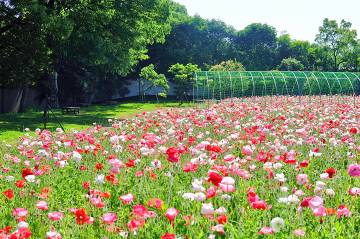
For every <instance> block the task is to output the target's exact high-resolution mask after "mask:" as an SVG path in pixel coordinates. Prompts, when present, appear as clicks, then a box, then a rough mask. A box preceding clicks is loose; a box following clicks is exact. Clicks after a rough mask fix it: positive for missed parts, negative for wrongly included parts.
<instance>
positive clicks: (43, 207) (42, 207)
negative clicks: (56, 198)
mask: <svg viewBox="0 0 360 239" xmlns="http://www.w3.org/2000/svg"><path fill="white" fill-rule="evenodd" d="M36 207H37V208H38V209H40V210H43V211H46V210H48V209H49V207H48V205H47V202H45V201H39V202H37V203H36Z"/></svg>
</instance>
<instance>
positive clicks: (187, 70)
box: [169, 63, 200, 101]
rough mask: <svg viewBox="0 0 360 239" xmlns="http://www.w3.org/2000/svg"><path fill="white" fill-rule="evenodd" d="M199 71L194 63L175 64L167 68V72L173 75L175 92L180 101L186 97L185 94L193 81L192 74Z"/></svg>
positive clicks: (190, 88)
mask: <svg viewBox="0 0 360 239" xmlns="http://www.w3.org/2000/svg"><path fill="white" fill-rule="evenodd" d="M197 71H200V68H199V66H197V65H194V64H191V63H189V64H187V65H183V64H179V63H177V64H175V65H172V66H171V67H170V68H169V73H170V74H171V75H172V76H173V77H174V83H175V85H176V89H175V90H176V93H177V95H178V97H179V98H180V100H181V101H183V100H184V99H186V98H187V95H188V93H189V91H190V90H192V87H193V85H194V83H195V78H194V74H195V72H197Z"/></svg>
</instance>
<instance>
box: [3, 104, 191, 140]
mask: <svg viewBox="0 0 360 239" xmlns="http://www.w3.org/2000/svg"><path fill="white" fill-rule="evenodd" d="M190 105H191V103H187V104H183V105H181V107H187V106H190ZM170 107H180V106H179V104H178V103H176V102H168V103H120V104H115V105H94V106H90V107H82V108H81V109H80V114H79V115H69V114H65V115H64V114H62V112H61V111H60V110H54V111H52V112H51V113H50V116H49V122H48V123H47V129H49V130H51V131H54V130H55V129H56V128H59V127H60V124H59V122H60V123H61V125H62V126H63V127H64V129H65V131H67V130H72V129H75V130H83V129H86V128H88V127H89V126H91V125H92V124H93V123H96V124H101V125H107V124H108V119H114V118H128V117H131V116H134V115H136V114H138V113H141V112H145V111H154V110H157V109H161V108H170ZM25 128H29V129H31V130H35V129H36V128H40V129H43V128H44V124H43V111H34V110H31V111H28V112H26V113H8V114H0V142H2V143H14V142H16V141H17V140H18V139H19V137H21V136H22V135H23V134H24V129H25Z"/></svg>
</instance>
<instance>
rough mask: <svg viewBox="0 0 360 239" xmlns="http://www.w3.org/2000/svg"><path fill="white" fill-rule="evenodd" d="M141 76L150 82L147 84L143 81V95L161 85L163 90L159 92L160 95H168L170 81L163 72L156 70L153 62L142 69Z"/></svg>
mask: <svg viewBox="0 0 360 239" xmlns="http://www.w3.org/2000/svg"><path fill="white" fill-rule="evenodd" d="M139 76H140V77H141V78H144V79H146V80H147V83H148V84H145V82H144V81H141V82H142V89H143V96H145V95H146V93H147V92H148V91H150V90H151V89H153V88H155V87H161V88H162V91H161V92H160V93H159V94H158V96H161V97H166V96H167V92H168V90H169V84H168V81H167V79H166V77H165V75H163V74H158V73H157V72H156V71H155V67H154V65H153V64H150V65H148V66H146V67H144V68H142V69H141V72H140V75H139Z"/></svg>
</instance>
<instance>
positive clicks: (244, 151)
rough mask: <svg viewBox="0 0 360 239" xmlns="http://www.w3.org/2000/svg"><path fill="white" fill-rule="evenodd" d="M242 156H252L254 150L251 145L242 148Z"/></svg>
mask: <svg viewBox="0 0 360 239" xmlns="http://www.w3.org/2000/svg"><path fill="white" fill-rule="evenodd" d="M241 152H242V154H244V155H246V156H251V155H252V154H253V150H252V149H251V146H250V145H245V146H244V147H243V148H242V151H241Z"/></svg>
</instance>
